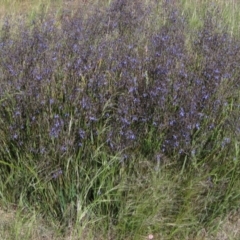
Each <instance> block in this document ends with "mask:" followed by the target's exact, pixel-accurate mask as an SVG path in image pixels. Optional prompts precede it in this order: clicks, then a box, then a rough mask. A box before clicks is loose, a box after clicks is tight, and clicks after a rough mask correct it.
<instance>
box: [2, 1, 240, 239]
mask: <svg viewBox="0 0 240 240" xmlns="http://www.w3.org/2000/svg"><path fill="white" fill-rule="evenodd" d="M91 11H92V13H91V14H89V15H87V16H86V15H84V11H83V10H81V9H79V10H78V11H76V13H74V14H73V15H72V16H71V17H67V18H66V17H64V14H63V17H62V18H61V19H60V20H57V19H54V18H52V17H44V18H41V15H40V16H37V17H36V19H34V21H32V22H31V23H29V22H26V21H24V20H21V21H20V22H19V25H18V27H17V30H16V27H15V28H14V31H13V30H12V27H13V26H12V25H11V22H10V21H8V20H6V21H5V22H4V24H3V27H2V30H1V34H0V56H1V57H0V123H1V124H0V165H1V167H0V198H2V199H3V200H4V201H7V202H9V201H10V202H12V203H18V202H23V203H24V204H26V205H27V206H29V207H30V206H31V207H33V208H34V209H36V210H38V211H40V212H41V213H42V214H44V216H47V217H49V216H50V217H53V218H55V219H56V220H59V221H60V222H61V223H63V224H70V223H71V224H74V223H79V222H81V223H82V222H84V221H85V220H87V221H95V222H97V223H99V224H100V223H102V222H104V223H105V226H106V232H108V231H109V229H114V231H115V232H116V234H117V235H116V236H115V235H114V236H115V239H117V236H119V239H123V236H125V234H126V233H127V232H128V233H129V234H130V235H131V236H132V237H133V238H136V239H137V236H136V235H134V234H135V233H134V231H135V230H137V231H139V232H138V234H144V233H145V232H144V231H146V229H148V228H149V225H150V228H151V231H153V232H158V233H159V232H161V231H164V233H166V236H170V238H171V237H172V238H173V237H180V238H178V239H183V238H184V236H183V235H181V234H183V233H182V232H181V231H180V232H179V229H178V228H177V227H174V226H177V225H174V224H172V225H171V224H170V223H172V222H176V223H179V224H180V225H181V224H186V226H187V227H186V229H187V232H188V233H191V234H192V233H193V234H194V231H195V230H196V229H197V231H198V230H200V229H201V227H203V226H205V224H211V223H212V221H213V220H214V219H215V218H216V217H218V216H220V215H221V214H226V213H227V212H229V211H230V210H233V209H235V208H236V206H237V203H238V202H239V193H238V192H237V186H238V184H239V179H238V177H237V176H238V174H239V163H238V160H239V159H238V158H239V155H238V153H239V145H238V141H239V123H238V113H239V77H240V69H239V62H240V41H239V39H237V38H233V37H232V36H230V35H229V33H228V29H227V27H226V28H225V29H222V28H221V26H220V25H219V24H218V22H217V21H216V17H219V19H220V15H219V16H218V15H217V16H216V12H214V14H213V13H212V12H211V11H210V10H209V11H207V12H206V14H205V18H204V20H203V24H202V26H201V27H198V28H196V29H193V28H192V23H191V22H190V21H189V16H188V14H185V15H182V14H181V11H180V9H178V8H177V5H176V4H173V3H168V1H163V2H162V3H161V4H160V3H158V4H157V3H156V4H155V3H154V4H153V3H152V4H151V5H150V4H149V5H147V4H143V3H142V1H134V2H131V3H128V1H125V0H120V1H119V0H118V1H117V0H116V1H112V2H111V4H110V5H109V6H107V7H104V8H103V7H101V8H96V9H92V10H91ZM59 21H60V22H59ZM193 176H194V177H193ZM176 182H177V183H178V186H177V185H176ZM169 189H170V190H169ZM209 199H210V200H209ZM154 211H156V212H154ZM80 212H81V214H80ZM149 217H151V219H153V220H152V221H153V223H152V224H151V221H150V222H149V223H147V222H146V221H145V219H148V218H149ZM154 219H155V220H154ZM156 223H157V224H156ZM98 228H100V227H99V225H98V224H96V229H95V230H96V231H98V230H99V229H98ZM194 229H195V230H194ZM159 236H160V235H159ZM138 239H139V238H138Z"/></svg>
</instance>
